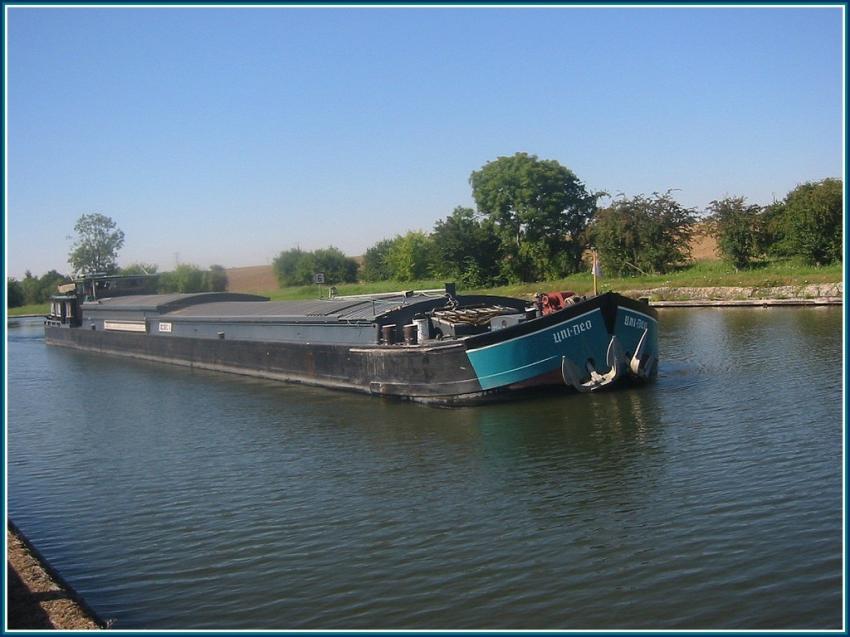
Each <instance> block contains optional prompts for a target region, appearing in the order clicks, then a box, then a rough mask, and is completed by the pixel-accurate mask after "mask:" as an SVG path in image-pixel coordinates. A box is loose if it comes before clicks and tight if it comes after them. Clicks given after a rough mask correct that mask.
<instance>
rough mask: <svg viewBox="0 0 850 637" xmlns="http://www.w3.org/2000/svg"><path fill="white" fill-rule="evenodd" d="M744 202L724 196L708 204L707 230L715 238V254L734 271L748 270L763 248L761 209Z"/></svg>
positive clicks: (739, 198) (738, 198)
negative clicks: (734, 269) (733, 268)
mask: <svg viewBox="0 0 850 637" xmlns="http://www.w3.org/2000/svg"><path fill="white" fill-rule="evenodd" d="M745 202H746V199H745V198H744V197H726V198H725V199H720V200H717V201H712V202H711V203H710V204H709V205H708V211H709V212H710V213H711V214H710V216H709V217H708V228H709V232H710V233H711V235H712V236H714V238H715V239H717V252H718V254H720V255H721V256H722V257H723V258H724V259H725V260H726V261H728V262H729V263H731V264H732V265H733V266H735V268H747V267H749V266H750V264H751V262H752V260H753V259H755V258H757V257H759V256H761V255H762V254H763V253H764V248H765V242H764V218H763V215H762V209H761V207H760V206H756V205H749V206H748V205H746V203H745Z"/></svg>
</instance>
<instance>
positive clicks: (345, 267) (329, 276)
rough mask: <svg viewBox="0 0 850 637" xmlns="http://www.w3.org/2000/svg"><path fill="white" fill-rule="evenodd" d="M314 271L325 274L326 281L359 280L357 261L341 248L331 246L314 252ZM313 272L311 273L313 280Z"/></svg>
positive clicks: (344, 281)
mask: <svg viewBox="0 0 850 637" xmlns="http://www.w3.org/2000/svg"><path fill="white" fill-rule="evenodd" d="M313 267H314V268H315V271H314V272H322V273H323V274H324V275H325V283H327V284H328V285H332V284H335V283H355V282H356V281H357V261H355V260H354V259H352V258H351V257H347V256H345V254H344V253H343V252H342V250H340V249H339V248H335V247H334V246H329V247H327V248H323V249H319V250H315V251H314V252H313ZM312 275H313V272H311V273H310V280H312Z"/></svg>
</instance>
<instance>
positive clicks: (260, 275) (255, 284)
mask: <svg viewBox="0 0 850 637" xmlns="http://www.w3.org/2000/svg"><path fill="white" fill-rule="evenodd" d="M716 246H717V242H716V241H715V240H714V239H713V238H712V237H709V236H707V235H705V234H696V235H694V239H693V241H692V243H691V250H693V257H694V259H697V260H710V259H716V258H717V254H715V252H714V249H715V247H716ZM361 258H362V257H355V259H361ZM277 287H278V286H277V277H275V275H274V272H273V271H272V266H270V265H252V266H248V267H244V268H227V291H228V292H267V291H268V290H276V289H277Z"/></svg>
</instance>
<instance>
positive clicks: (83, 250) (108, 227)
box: [68, 212, 124, 275]
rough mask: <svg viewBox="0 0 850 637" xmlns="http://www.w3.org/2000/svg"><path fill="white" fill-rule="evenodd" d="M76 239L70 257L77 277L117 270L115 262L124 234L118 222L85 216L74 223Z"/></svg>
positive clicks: (95, 214)
mask: <svg viewBox="0 0 850 637" xmlns="http://www.w3.org/2000/svg"><path fill="white" fill-rule="evenodd" d="M74 232H76V233H77V239H76V241H75V242H74V245H73V246H72V249H71V252H70V254H69V255H68V263H69V264H70V265H71V268H72V269H73V271H74V274H76V275H79V274H86V273H93V272H105V273H107V274H112V273H114V272H116V271H117V270H118V264H117V263H116V259H117V258H118V251H119V250H120V249H121V248H122V247H123V245H124V232H123V231H122V230H121V229H120V228H118V226H117V225H116V224H115V222H114V221H113V220H112V219H111V218H109V217H107V216H105V215H102V214H100V213H97V212H93V213H91V214H83V215H81V216H80V218H79V219H77V223H76V224H74Z"/></svg>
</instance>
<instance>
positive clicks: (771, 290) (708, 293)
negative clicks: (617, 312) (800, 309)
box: [621, 282, 844, 307]
mask: <svg viewBox="0 0 850 637" xmlns="http://www.w3.org/2000/svg"><path fill="white" fill-rule="evenodd" d="M621 294H623V295H624V296H630V297H632V298H645V299H648V300H649V303H650V305H654V306H656V307H722V306H728V307H748V306H754V307H765V306H794V305H801V306H805V305H841V303H842V300H843V298H844V283H843V282H838V283H820V284H805V285H777V286H769V287H763V286H756V287H742V286H703V287H684V286H681V287H680V286H662V287H656V288H649V289H644V290H628V291H623V292H621Z"/></svg>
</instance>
